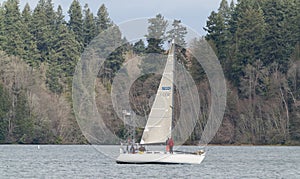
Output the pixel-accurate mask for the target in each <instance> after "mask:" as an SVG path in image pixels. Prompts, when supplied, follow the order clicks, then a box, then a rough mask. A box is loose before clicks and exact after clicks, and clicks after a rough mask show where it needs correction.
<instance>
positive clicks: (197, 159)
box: [116, 40, 205, 164]
mask: <svg viewBox="0 0 300 179" xmlns="http://www.w3.org/2000/svg"><path fill="white" fill-rule="evenodd" d="M174 72H175V42H174V40H173V41H172V44H171V47H170V50H169V54H168V58H167V62H166V66H165V69H164V72H163V74H162V78H161V81H160V84H159V88H158V90H157V94H156V97H155V100H154V103H153V105H152V108H151V111H150V114H149V118H148V120H147V124H146V126H145V129H144V132H143V135H142V139H141V141H140V143H139V144H134V141H133V143H130V142H128V143H127V146H126V150H125V149H124V145H121V149H120V155H119V157H118V158H117V160H116V162H117V163H120V164H200V163H201V162H202V161H203V159H204V158H205V152H204V151H202V150H199V151H195V152H182V151H174V152H173V151H172V148H171V149H170V150H168V149H167V150H165V151H149V150H146V149H145V148H144V145H152V144H165V143H166V141H168V140H169V139H171V138H172V137H171V136H172V134H171V133H172V120H173V116H174V115H173V106H174V85H173V81H174ZM138 145H139V146H140V149H139V150H137V148H138ZM171 145H173V144H171ZM171 147H172V146H171Z"/></svg>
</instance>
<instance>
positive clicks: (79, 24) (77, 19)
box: [68, 0, 84, 46]
mask: <svg viewBox="0 0 300 179" xmlns="http://www.w3.org/2000/svg"><path fill="white" fill-rule="evenodd" d="M68 14H69V17H70V20H69V23H68V25H69V28H70V29H71V30H72V31H73V32H74V34H75V39H76V40H77V42H78V43H79V44H80V45H81V46H83V44H84V43H83V16H82V8H81V5H80V3H79V1H78V0H73V2H72V4H71V6H70V8H69V11H68Z"/></svg>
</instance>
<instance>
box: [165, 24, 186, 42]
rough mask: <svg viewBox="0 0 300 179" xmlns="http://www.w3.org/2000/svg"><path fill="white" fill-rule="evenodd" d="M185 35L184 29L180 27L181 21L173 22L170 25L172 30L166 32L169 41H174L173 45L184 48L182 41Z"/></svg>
mask: <svg viewBox="0 0 300 179" xmlns="http://www.w3.org/2000/svg"><path fill="white" fill-rule="evenodd" d="M186 34H187V30H186V27H184V26H183V25H181V20H176V19H175V20H174V21H173V24H172V29H171V30H169V31H168V32H167V38H168V39H169V41H171V40H173V39H174V40H175V43H176V45H177V46H179V47H182V48H184V47H186V42H185V40H184V38H185V35H186Z"/></svg>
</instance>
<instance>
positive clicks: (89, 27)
mask: <svg viewBox="0 0 300 179" xmlns="http://www.w3.org/2000/svg"><path fill="white" fill-rule="evenodd" d="M95 36H96V23H95V21H94V15H93V13H92V12H91V10H90V8H89V7H88V5H87V4H86V5H85V6H84V19H83V41H84V46H85V47H86V46H87V45H88V44H89V43H90V42H91V40H92V39H93V38H94V37H95Z"/></svg>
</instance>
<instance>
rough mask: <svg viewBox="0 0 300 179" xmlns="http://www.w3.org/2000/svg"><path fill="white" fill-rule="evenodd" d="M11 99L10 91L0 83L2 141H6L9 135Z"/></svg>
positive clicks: (0, 134) (0, 132) (0, 141)
mask: <svg viewBox="0 0 300 179" xmlns="http://www.w3.org/2000/svg"><path fill="white" fill-rule="evenodd" d="M10 100H11V99H10V96H9V93H8V91H7V90H6V89H5V88H4V87H3V85H2V84H1V83H0V143H4V142H5V140H6V137H7V135H8V124H9V123H8V118H9V109H10V107H11V106H10V104H11V102H10Z"/></svg>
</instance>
